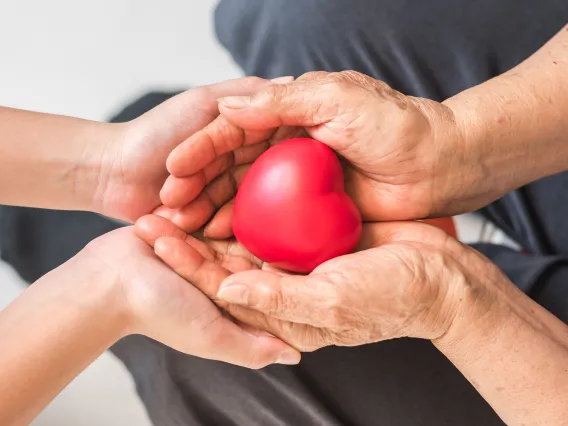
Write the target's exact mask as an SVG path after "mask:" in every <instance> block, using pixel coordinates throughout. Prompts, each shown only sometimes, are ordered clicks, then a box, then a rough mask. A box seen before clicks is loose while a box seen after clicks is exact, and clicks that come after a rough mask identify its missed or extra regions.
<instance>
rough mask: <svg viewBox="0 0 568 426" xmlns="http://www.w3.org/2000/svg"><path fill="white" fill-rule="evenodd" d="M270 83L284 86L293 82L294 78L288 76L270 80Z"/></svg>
mask: <svg viewBox="0 0 568 426" xmlns="http://www.w3.org/2000/svg"><path fill="white" fill-rule="evenodd" d="M270 81H271V82H272V83H274V84H286V83H291V82H293V81H294V77H293V76H291V75H288V76H286V77H276V78H273V79H271V80H270Z"/></svg>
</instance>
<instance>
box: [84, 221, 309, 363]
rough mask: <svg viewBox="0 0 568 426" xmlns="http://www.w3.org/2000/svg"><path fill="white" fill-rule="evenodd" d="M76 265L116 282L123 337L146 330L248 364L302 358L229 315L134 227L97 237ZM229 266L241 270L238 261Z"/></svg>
mask: <svg viewBox="0 0 568 426" xmlns="http://www.w3.org/2000/svg"><path fill="white" fill-rule="evenodd" d="M172 226H173V225H172ZM187 261H188V262H193V261H195V259H194V258H188V259H187ZM75 264H77V265H78V267H79V268H82V269H84V268H86V265H91V268H92V269H95V270H97V271H99V272H98V275H100V276H103V277H104V279H105V280H106V281H108V282H113V283H114V287H115V289H116V291H115V292H114V295H115V297H114V298H113V301H112V303H113V304H120V306H122V307H123V311H124V315H123V317H124V318H125V321H123V323H124V324H125V328H124V330H123V334H124V335H127V334H143V335H145V336H148V337H150V338H152V339H155V340H157V341H159V342H161V343H163V344H165V345H167V346H170V347H172V348H174V349H176V350H178V351H181V352H184V353H187V354H190V355H195V356H198V357H202V358H208V359H214V360H220V361H225V362H229V363H232V364H236V365H241V366H245V367H248V368H261V367H264V366H266V365H268V364H273V363H275V362H279V363H287V364H295V363H297V362H299V359H300V356H299V354H298V353H297V351H295V350H294V349H292V348H290V347H289V346H288V345H286V344H285V343H283V342H282V341H280V340H278V339H277V338H275V337H273V336H270V335H268V334H266V333H264V332H260V331H258V330H257V329H255V328H253V327H250V326H246V325H241V324H237V323H235V322H233V321H232V320H231V318H230V317H228V316H226V315H224V314H223V313H222V312H221V311H220V310H219V309H218V308H217V306H215V304H214V303H213V302H211V300H210V299H209V298H207V297H206V296H205V295H204V294H203V293H202V292H201V291H200V290H199V289H197V288H195V287H194V286H193V285H191V284H190V283H188V282H187V281H185V280H183V279H182V278H180V276H178V275H177V274H176V273H175V272H174V271H172V270H171V269H170V268H169V267H168V266H166V265H165V264H164V263H163V262H162V261H161V260H160V259H159V258H158V257H157V256H156V255H155V254H154V250H152V248H151V247H149V246H148V245H147V244H146V243H144V242H143V241H142V240H140V239H139V238H138V237H137V236H136V235H135V233H134V228H133V227H128V228H123V229H119V230H117V231H114V232H111V233H109V234H107V235H104V236H102V237H100V238H98V239H96V240H94V241H93V242H91V243H90V244H89V245H88V246H87V247H86V248H85V249H84V250H83V251H82V252H80V253H79V255H78V261H77V262H75ZM93 265H94V266H93ZM225 266H226V267H227V268H228V269H229V270H232V271H239V270H240V269H239V264H238V263H236V264H233V263H231V264H227V265H225ZM109 305H110V303H109Z"/></svg>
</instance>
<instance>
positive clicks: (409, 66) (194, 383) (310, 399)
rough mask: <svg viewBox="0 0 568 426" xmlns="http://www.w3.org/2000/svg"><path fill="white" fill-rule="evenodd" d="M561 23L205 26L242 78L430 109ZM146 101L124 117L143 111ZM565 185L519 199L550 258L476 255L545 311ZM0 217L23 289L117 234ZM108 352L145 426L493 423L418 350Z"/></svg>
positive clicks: (38, 217)
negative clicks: (287, 362)
mask: <svg viewBox="0 0 568 426" xmlns="http://www.w3.org/2000/svg"><path fill="white" fill-rule="evenodd" d="M567 20H568V2H566V1H565V0H549V1H547V2H535V1H533V0H470V1H456V0H431V1H427V2H426V1H422V2H419V1H416V0H415V1H411V0H398V1H384V0H349V1H347V0H224V1H222V2H221V3H220V6H219V8H218V10H217V12H216V15H215V21H216V27H217V32H218V35H219V39H220V40H221V42H222V43H223V44H224V45H225V46H226V47H227V48H228V50H229V51H230V52H231V54H232V55H233V57H234V58H235V60H236V61H237V62H238V63H239V64H240V65H241V66H242V67H243V69H244V70H245V71H246V73H247V74H254V75H260V76H263V77H276V76H281V75H295V76H298V75H300V74H302V73H304V72H307V71H311V70H318V69H324V70H329V71H339V70H344V69H356V70H358V71H361V72H365V73H367V74H369V75H372V76H374V77H376V78H381V79H383V80H385V81H387V82H388V83H390V84H391V85H393V86H394V87H396V88H397V89H399V90H401V91H403V92H405V93H408V94H411V95H418V96H426V97H429V98H432V99H438V100H442V99H444V98H446V97H449V96H451V95H453V94H455V93H457V92H459V91H461V90H463V89H465V88H467V87H470V86H472V85H475V84H477V83H479V82H482V81H484V80H486V79H488V78H490V77H492V76H494V75H497V74H499V73H501V72H503V71H505V70H507V69H508V68H510V67H512V66H514V65H515V64H517V63H518V62H520V61H521V60H523V59H524V58H526V57H528V56H529V55H530V54H531V53H532V52H534V51H535V50H536V49H537V48H538V47H539V46H541V45H542V44H543V43H544V42H545V41H546V40H547V39H548V38H550V37H551V36H552V35H553V34H554V33H555V32H556V31H557V30H558V29H559V28H560V27H561V26H562V25H563V24H564V23H565V22H566V21H567ZM147 101H148V99H147V98H146V99H145V100H144V101H143V102H140V103H137V104H135V105H133V106H131V107H129V108H128V109H127V111H128V114H126V115H138V114H140V113H142V112H144V110H146V109H147V108H149V107H150V106H151V105H149V103H148V102H147ZM154 101H155V102H158V99H154ZM123 118H124V119H126V117H125V116H124V115H123ZM117 121H121V120H117ZM567 188H568V181H567V180H566V176H565V175H559V176H556V177H552V178H550V180H549V181H545V182H544V183H537V184H535V185H532V186H530V190H529V191H528V192H529V195H530V196H529V203H531V207H532V208H534V210H535V211H536V214H537V219H538V220H539V221H540V222H542V229H544V231H542V233H543V234H545V235H544V237H545V238H547V239H549V240H550V241H549V242H550V246H551V247H552V248H553V249H554V250H556V252H555V253H553V256H557V257H558V259H557V258H555V259H553V260H551V258H550V257H548V256H537V255H534V254H527V255H526V256H527V257H524V258H523V259H522V260H521V259H520V258H519V256H524V255H521V254H518V253H512V252H510V251H508V250H507V249H504V248H501V247H487V246H486V247H480V249H481V250H482V251H484V252H485V253H486V254H487V255H488V256H489V257H491V258H492V259H494V260H495V261H496V262H497V263H498V264H499V266H500V267H501V268H502V269H503V270H504V271H505V272H506V273H507V274H508V275H509V276H510V277H511V279H512V280H513V281H514V282H516V283H517V284H518V285H519V286H521V287H522V288H523V289H524V290H525V291H527V292H529V293H530V294H532V295H533V296H534V297H537V298H540V299H538V300H542V301H544V302H546V303H549V304H550V305H551V306H552V305H554V308H555V309H557V310H558V311H561V309H562V308H564V310H565V309H566V306H567V303H565V300H562V297H564V296H566V292H565V291H564V289H566V288H567V285H566V284H567V283H566V279H568V268H567V267H566V266H565V264H564V263H563V261H562V259H563V256H566V255H568V226H567V225H566V223H565V220H564V218H566V217H568V203H567V202H566V201H568V200H564V198H565V197H568V192H567V191H566V189H567ZM533 203H534V205H533ZM497 211H498V212H501V213H499V214H498V217H497V216H496V217H497V219H499V220H504V221H506V222H507V221H508V222H507V223H509V222H510V221H511V218H514V217H515V213H514V211H509V210H507V208H505V207H504V208H501V209H497ZM10 212H11V213H10V214H8V215H4V216H3V217H2V218H1V219H0V226H2V227H3V229H2V230H1V231H0V235H2V236H3V238H2V240H0V244H2V253H3V256H4V258H7V259H9V260H10V261H11V262H12V263H13V264H15V265H16V266H17V267H18V270H19V271H20V273H22V274H23V275H25V276H26V277H27V278H28V279H29V280H35V279H36V278H37V277H39V276H40V275H41V274H43V273H45V272H47V270H49V269H51V268H53V267H55V266H57V265H58V264H60V263H62V262H64V261H65V260H66V259H67V258H68V257H70V256H71V255H73V254H74V252H76V251H77V250H78V249H79V248H80V247H82V245H84V243H86V242H87V241H88V240H89V239H91V238H93V237H94V236H96V235H98V234H100V233H102V232H104V231H105V230H107V229H108V228H109V227H114V226H117V225H116V224H114V223H112V222H110V221H106V219H103V218H100V217H98V216H95V215H90V214H87V213H74V212H71V213H68V212H59V213H55V212H45V211H41V210H25V213H24V210H19V209H10ZM55 218H58V222H56V221H55ZM70 218H72V220H70ZM101 221H102V222H101ZM79 223H81V224H82V226H78V224H79ZM513 225H515V224H511V227H510V232H511V233H512V236H513V238H515V239H516V240H517V241H523V235H521V234H522V233H523V228H522V227H521V228H519V227H517V226H513ZM37 233H41V235H43V237H42V241H41V242H42V246H38V245H37V241H38V240H37V239H36V238H34V237H35V235H37ZM515 233H516V234H515ZM6 235H8V236H10V237H9V238H4V237H5V236H6ZM50 235H51V237H50ZM15 247H17V250H14V248H15ZM54 254H55V255H54ZM527 259H529V261H526V260H527ZM562 291H564V293H562ZM559 295H560V296H559ZM563 295H564V296H563ZM551 300H552V301H553V302H551ZM113 351H114V353H115V354H117V356H118V357H119V358H120V359H121V360H122V361H123V362H124V363H125V365H126V366H127V367H128V368H129V370H130V371H131V372H132V374H133V376H134V378H135V381H136V385H137V389H138V392H139V393H140V395H141V397H142V399H143V401H144V403H145V405H146V407H147V409H148V411H149V414H150V416H151V418H152V420H153V422H154V423H155V424H156V425H157V426H162V425H165V426H170V425H220V426H223V425H241V426H254V425H267V426H272V425H274V426H276V425H294V426H296V425H297V426H311V425H325V426H327V425H355V426H358V425H360V426H371V425H388V426H411V425H417V426H420V425H424V426H427V425H428V426H430V425H431V426H443V425H448V426H455V425H460V426H469V425H471V426H474V425H475V426H478V425H499V424H502V422H501V421H500V420H499V419H498V418H497V417H496V415H495V414H494V413H493V411H492V410H491V408H490V407H489V406H488V405H487V404H486V403H485V402H484V401H483V400H482V399H481V398H480V397H479V395H478V394H477V393H476V392H475V391H474V389H473V388H472V387H471V386H470V385H469V384H468V383H467V381H466V380H465V379H464V378H463V377H462V376H461V375H460V374H459V373H458V372H457V370H455V368H453V366H452V365H451V364H450V363H449V362H448V361H447V360H446V359H445V358H444V357H443V356H442V355H441V354H440V353H438V351H437V350H436V349H435V348H434V347H433V346H432V345H431V344H430V343H428V342H425V341H420V340H409V339H400V340H396V341H390V342H384V343H381V344H375V345H367V346H363V347H358V348H326V349H324V350H321V351H318V352H316V353H313V354H306V355H305V356H304V359H303V361H302V363H301V364H300V365H299V366H297V367H284V366H272V367H269V368H266V369H264V370H261V371H249V370H245V369H242V368H238V367H234V366H230V365H226V364H222V363H217V362H211V361H206V360H201V359H197V358H194V357H191V356H186V355H183V354H180V353H177V352H175V351H173V350H171V349H168V348H165V347H163V346H162V345H160V344H158V343H156V342H153V341H151V340H149V339H146V338H144V337H141V336H132V337H129V338H127V339H124V340H122V341H121V342H119V343H118V344H117V345H116V346H115V347H114V348H113Z"/></svg>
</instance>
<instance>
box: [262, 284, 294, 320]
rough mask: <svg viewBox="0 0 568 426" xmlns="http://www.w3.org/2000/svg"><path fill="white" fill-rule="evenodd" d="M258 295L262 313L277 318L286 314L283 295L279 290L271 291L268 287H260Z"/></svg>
mask: <svg viewBox="0 0 568 426" xmlns="http://www.w3.org/2000/svg"><path fill="white" fill-rule="evenodd" d="M258 293H259V297H260V300H261V301H263V302H261V303H263V304H264V309H263V310H264V311H265V312H266V314H267V315H269V316H278V315H280V314H282V313H283V312H286V311H287V310H288V308H289V306H288V304H287V302H286V300H285V298H284V296H283V294H282V292H281V291H279V290H275V289H272V288H271V287H268V286H260V287H259V288H258Z"/></svg>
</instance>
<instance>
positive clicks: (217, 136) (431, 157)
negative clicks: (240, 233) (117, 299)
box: [162, 71, 477, 236]
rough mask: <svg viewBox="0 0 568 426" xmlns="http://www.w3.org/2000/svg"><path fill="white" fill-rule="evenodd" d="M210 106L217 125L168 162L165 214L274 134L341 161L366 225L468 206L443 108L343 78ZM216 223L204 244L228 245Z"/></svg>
mask: <svg viewBox="0 0 568 426" xmlns="http://www.w3.org/2000/svg"><path fill="white" fill-rule="evenodd" d="M219 102H220V107H219V108H220V112H221V114H222V115H221V117H219V118H218V119H217V120H215V121H214V122H212V123H211V124H210V125H209V126H207V127H206V128H204V129H203V130H202V131H200V132H197V133H196V134H195V135H193V136H192V137H190V138H189V139H188V140H187V141H185V142H184V143H183V144H181V145H180V146H179V147H177V148H176V149H175V150H174V151H173V152H172V154H171V155H170V157H169V158H168V170H169V171H170V172H171V174H172V177H171V178H170V179H169V180H168V181H167V182H166V185H165V186H164V189H163V191H162V200H163V202H164V204H165V205H167V206H169V207H181V206H183V205H186V204H187V203H188V202H190V201H191V200H192V199H194V198H195V197H196V196H197V195H198V194H200V192H199V191H197V190H194V191H191V192H187V191H184V190H183V186H182V185H181V183H182V182H186V181H195V180H197V179H198V177H199V176H201V175H202V174H203V172H204V171H205V170H207V169H208V168H209V167H211V164H214V163H215V162H216V161H218V158H219V157H220V156H222V155H226V153H228V152H237V151H239V150H242V149H243V148H244V147H248V146H254V145H256V144H261V145H262V146H264V147H265V148H266V147H268V146H269V145H270V144H273V143H277V142H278V141H280V140H282V139H283V137H282V136H283V135H282V133H284V134H285V136H286V137H290V136H291V135H293V136H302V135H305V134H306V133H307V134H309V136H311V137H313V138H315V139H318V140H320V141H322V142H323V143H325V144H327V145H328V146H330V147H331V148H332V149H334V150H335V151H336V152H337V153H338V154H340V156H341V157H342V158H343V159H345V160H346V161H345V167H344V171H345V179H346V189H347V192H348V193H349V195H350V196H351V198H352V199H353V200H354V201H355V203H356V204H357V206H358V207H359V209H360V211H361V212H362V215H363V218H364V219H365V220H367V221H377V220H403V219H417V218H424V217H429V216H433V215H434V216H435V215H444V214H452V213H455V212H456V211H461V210H465V209H468V208H471V206H472V205H473V204H472V203H470V202H469V201H471V200H470V199H469V198H470V197H475V194H473V195H472V194H470V193H467V187H466V185H465V183H464V179H465V178H464V177H465V176H469V175H470V174H472V173H473V172H471V169H472V167H473V166H472V158H473V156H472V153H471V152H464V149H465V148H464V147H463V140H462V139H463V138H462V134H461V130H460V127H459V126H458V125H457V124H456V121H455V117H454V115H453V111H452V110H451V109H450V108H448V107H446V106H445V105H443V104H440V103H437V102H433V101H429V100H426V99H420V98H413V97H409V96H404V95H402V94H401V93H399V92H397V91H395V90H393V89H391V88H390V87H388V86H387V85H386V84H385V83H383V82H381V81H378V80H375V79H372V78H370V77H367V76H364V75H362V74H359V73H356V72H351V71H348V72H341V73H331V74H330V73H326V72H314V73H308V74H306V75H304V76H302V77H300V78H299V79H298V80H296V81H295V82H290V83H287V84H280V85H272V86H270V87H267V88H265V89H262V90H260V91H258V92H257V93H255V94H252V95H249V96H240V97H233V96H231V97H226V98H223V99H220V101H219ZM473 162H474V163H475V161H473ZM475 166H476V167H477V163H475ZM245 171H246V167H241V168H239V169H237V170H233V171H232V172H229V173H227V174H225V175H223V176H221V177H219V178H218V179H217V180H216V181H214V182H212V183H211V184H210V185H208V186H206V187H205V185H200V186H201V187H205V189H204V190H203V192H202V193H201V195H200V196H199V197H198V198H197V200H196V201H195V203H197V204H199V205H203V204H204V203H209V209H208V212H209V213H211V212H212V211H214V210H215V207H218V206H220V205H222V204H224V203H225V202H226V201H229V200H230V199H231V198H232V197H233V196H234V194H235V192H236V187H237V186H238V183H239V181H240V179H241V177H242V175H243V174H244V172H245ZM464 187H466V189H464ZM195 189H197V187H196V188H195ZM458 190H459V191H461V194H462V195H460V196H458ZM463 194H465V195H463ZM450 200H453V203H452V205H451V206H450V205H449V202H450ZM464 203H465V204H464ZM227 208H228V209H230V207H227ZM222 214H223V215H224V216H225V219H223V220H221V222H222V223H223V225H222V226H221V225H218V224H212V225H211V226H210V228H208V232H209V235H211V236H213V234H214V233H215V232H211V231H212V229H211V228H220V229H223V230H224V231H225V232H220V233H219V234H220V236H227V231H226V228H227V223H230V219H229V218H230V214H227V213H225V212H223V213H222ZM170 218H171V217H170ZM179 223H180V224H181V225H184V224H183V223H181V222H179ZM182 227H184V229H186V230H188V231H193V230H194V229H192V227H191V226H182ZM195 229H196V228H195ZM215 236H216V235H215Z"/></svg>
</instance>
